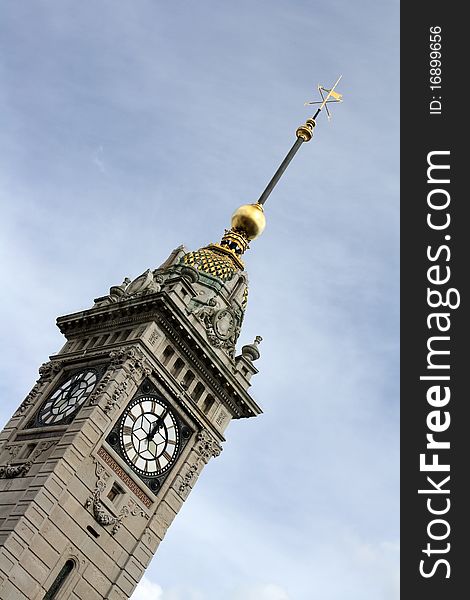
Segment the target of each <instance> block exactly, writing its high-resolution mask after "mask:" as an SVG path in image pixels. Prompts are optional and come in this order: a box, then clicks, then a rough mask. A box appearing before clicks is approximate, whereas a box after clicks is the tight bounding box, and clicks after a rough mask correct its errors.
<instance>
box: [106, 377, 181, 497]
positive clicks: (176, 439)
mask: <svg viewBox="0 0 470 600" xmlns="http://www.w3.org/2000/svg"><path fill="white" fill-rule="evenodd" d="M141 390H142V391H141V392H140V393H138V395H137V396H136V397H134V399H133V400H131V402H130V403H129V404H128V406H127V408H126V409H125V410H124V412H123V413H122V415H121V417H120V418H119V419H118V421H117V423H116V424H115V425H114V427H113V429H112V430H111V433H110V434H109V435H108V437H107V438H106V441H107V442H108V443H109V444H110V445H111V446H112V447H113V448H114V450H115V451H116V452H117V453H118V454H120V455H121V456H122V458H123V459H124V460H125V461H126V463H127V464H128V465H129V467H130V468H131V469H132V470H133V471H134V472H135V473H136V474H137V475H138V476H139V477H140V479H142V481H143V482H144V483H145V484H146V485H147V486H148V487H149V488H150V489H151V490H152V491H153V492H156V491H157V490H158V489H159V488H160V486H161V484H162V483H163V481H164V479H165V478H166V476H167V475H168V473H169V472H170V470H171V468H172V467H173V465H174V464H175V463H176V461H177V459H178V456H179V455H180V453H181V451H182V449H183V448H184V446H185V445H186V443H187V441H188V439H189V438H190V437H191V433H192V430H191V429H190V428H189V427H188V426H187V425H186V424H185V423H184V422H183V420H182V418H181V417H180V416H179V415H178V414H177V412H176V411H175V410H174V409H173V408H172V407H171V406H170V405H169V404H168V403H167V401H166V400H164V399H163V398H162V397H161V396H160V395H159V394H158V393H153V392H154V389H153V386H151V384H149V383H144V384H143V385H142V387H141Z"/></svg>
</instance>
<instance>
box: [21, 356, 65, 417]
mask: <svg viewBox="0 0 470 600" xmlns="http://www.w3.org/2000/svg"><path fill="white" fill-rule="evenodd" d="M62 366H63V363H62V361H59V360H57V361H52V360H50V361H49V362H46V363H43V364H42V365H41V366H40V367H39V379H38V380H37V381H36V383H35V384H34V387H33V389H32V390H31V391H30V392H29V394H28V395H27V396H26V398H25V399H24V400H23V402H22V403H21V405H20V406H19V408H18V410H17V411H16V413H15V414H16V415H22V414H23V413H24V412H26V410H27V409H28V408H29V407H30V406H31V404H32V403H33V402H34V400H35V399H36V398H37V396H38V395H39V393H40V392H41V390H42V388H43V387H44V386H45V385H46V383H48V382H49V381H51V379H52V378H53V377H54V376H55V375H56V374H57V373H58V372H59V371H60V370H61V369H62Z"/></svg>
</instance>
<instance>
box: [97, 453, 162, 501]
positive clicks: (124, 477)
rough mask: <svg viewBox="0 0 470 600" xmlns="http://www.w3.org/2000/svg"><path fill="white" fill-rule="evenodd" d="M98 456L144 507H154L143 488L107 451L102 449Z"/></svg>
mask: <svg viewBox="0 0 470 600" xmlns="http://www.w3.org/2000/svg"><path fill="white" fill-rule="evenodd" d="M98 456H99V457H100V458H101V459H102V460H103V461H104V462H105V463H106V464H107V465H108V466H109V467H110V468H111V469H112V471H114V473H116V475H117V476H118V477H119V478H120V479H121V480H122V481H123V482H124V483H125V484H126V485H127V487H128V488H129V489H130V490H131V491H132V492H133V493H134V494H135V495H136V496H137V498H139V500H140V501H141V502H142V504H143V505H144V506H146V507H147V508H149V507H150V506H151V505H152V501H151V500H150V498H149V497H148V496H147V494H145V493H144V492H143V491H142V490H141V488H140V487H139V486H138V485H137V484H136V483H135V481H134V480H133V479H131V478H130V477H129V475H128V474H127V473H126V472H125V471H124V469H122V467H120V466H119V465H118V464H117V462H116V461H115V460H114V458H112V457H111V456H110V455H109V454H108V453H107V452H106V450H105V449H104V448H103V447H101V448H100V449H99V450H98Z"/></svg>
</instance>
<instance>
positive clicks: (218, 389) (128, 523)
mask: <svg viewBox="0 0 470 600" xmlns="http://www.w3.org/2000/svg"><path fill="white" fill-rule="evenodd" d="M340 79H341V78H338V80H337V81H336V83H335V84H334V85H333V87H332V88H331V89H326V88H324V87H323V86H319V87H318V90H319V93H320V96H321V101H318V102H317V101H315V102H310V103H308V104H318V105H319V106H318V108H317V110H316V112H315V114H314V115H313V116H312V117H310V118H309V119H307V120H306V122H305V123H304V124H303V125H300V127H298V128H297V131H296V141H295V143H294V144H293V146H292V148H291V149H290V151H289V152H288V154H287V155H286V157H285V158H284V160H283V162H282V163H281V165H280V166H279V168H278V169H277V171H276V172H275V174H274V175H273V177H272V179H271V181H270V182H269V183H268V185H267V187H266V188H265V190H264V191H263V193H262V194H261V196H260V198H259V199H258V201H257V203H255V204H246V205H244V206H241V207H240V208H238V209H237V210H236V211H235V213H234V214H233V216H232V223H231V228H230V229H229V230H226V231H225V234H224V236H223V238H222V240H221V241H220V243H218V244H209V245H208V246H205V247H204V248H200V249H199V250H196V251H194V252H188V251H187V250H185V249H184V247H183V246H180V247H179V248H177V249H176V250H174V251H173V252H172V253H171V254H170V256H169V257H168V259H167V260H166V261H165V262H164V263H163V264H162V265H161V266H160V267H159V268H158V269H154V270H152V269H148V270H147V271H145V272H144V273H142V275H140V276H139V277H137V278H136V279H134V281H131V280H130V279H128V278H126V279H124V281H123V283H122V284H121V285H116V286H113V287H112V288H111V289H110V290H109V294H107V295H106V296H102V297H100V298H97V299H96V300H95V304H94V306H93V307H92V308H90V309H88V310H84V311H81V312H78V313H74V314H71V315H66V316H64V317H60V318H59V319H58V320H57V325H58V327H59V329H60V331H61V332H62V333H63V334H64V335H65V337H66V339H67V341H66V343H65V345H64V346H63V348H62V349H61V350H60V351H59V352H58V353H57V354H55V355H54V356H52V357H51V358H50V360H49V361H48V362H46V363H44V364H43V365H42V366H41V367H40V369H39V379H38V380H37V382H36V384H35V385H34V387H33V389H32V390H31V391H30V393H29V394H28V395H27V396H26V398H25V399H24V401H23V402H22V404H21V405H20V407H19V408H18V410H17V411H16V413H15V414H14V415H13V417H12V418H11V419H10V421H9V422H8V423H7V425H6V427H5V429H4V430H3V432H2V433H1V434H0V600H53V599H56V600H66V599H67V600H68V599H70V600H104V599H106V600H124V599H126V598H129V596H130V595H131V594H132V592H133V591H134V589H135V587H136V585H137V583H138V582H139V580H140V578H141V577H142V575H143V574H144V571H145V569H146V567H147V566H148V564H149V562H150V560H151V559H152V557H153V555H154V554H155V552H156V550H157V548H158V545H159V544H160V542H161V540H162V539H163V537H164V535H165V533H166V531H167V529H168V527H169V526H170V524H171V522H172V521H173V519H174V517H175V516H176V514H177V512H178V511H179V509H180V508H181V506H182V505H183V502H185V501H186V499H187V497H188V495H189V493H190V492H191V489H192V488H193V486H194V485H195V483H196V481H197V478H198V476H199V474H200V473H201V471H202V469H203V468H204V466H205V465H206V464H207V462H208V461H209V460H210V459H211V458H212V457H216V456H218V455H219V454H220V452H221V450H222V443H223V442H224V431H225V429H226V427H227V425H228V423H229V422H230V421H231V420H232V419H242V418H248V417H254V416H257V415H259V414H260V413H261V409H260V407H259V406H258V405H257V404H256V402H255V401H254V400H253V398H251V396H250V395H249V393H248V388H249V386H250V379H251V377H252V376H253V375H254V374H255V373H257V369H256V367H255V366H254V364H253V363H254V361H255V360H256V359H257V358H259V350H258V344H259V342H260V341H261V338H260V337H256V339H255V340H254V342H253V343H252V344H247V345H245V346H243V347H242V348H241V352H240V353H239V354H237V353H236V350H235V345H236V343H237V340H238V336H239V334H240V329H241V326H242V322H243V315H244V312H245V308H246V303H247V297H248V282H247V277H246V273H245V270H244V265H243V261H242V256H243V253H244V252H245V251H246V250H247V249H248V244H249V242H250V241H252V240H254V239H255V238H257V237H258V236H259V235H260V234H261V233H262V232H263V229H264V227H265V218H264V209H263V206H264V204H265V202H266V200H267V198H268V197H269V195H270V194H271V192H272V190H273V188H274V187H275V185H276V184H277V182H278V181H279V179H280V177H281V176H282V174H283V173H284V171H285V170H286V168H287V166H288V165H289V163H290V161H291V160H292V159H293V157H294V156H295V154H296V153H297V151H298V150H299V148H300V147H301V145H302V144H303V143H304V142H308V141H310V140H311V139H312V137H313V133H314V127H315V126H316V118H317V116H318V115H319V113H320V112H321V111H322V110H323V109H324V108H325V109H326V112H327V114H328V117H330V116H331V115H330V111H329V108H328V106H327V104H328V103H332V102H341V101H342V95H341V94H339V93H338V92H336V91H335V88H336V86H337V85H338V82H339V81H340Z"/></svg>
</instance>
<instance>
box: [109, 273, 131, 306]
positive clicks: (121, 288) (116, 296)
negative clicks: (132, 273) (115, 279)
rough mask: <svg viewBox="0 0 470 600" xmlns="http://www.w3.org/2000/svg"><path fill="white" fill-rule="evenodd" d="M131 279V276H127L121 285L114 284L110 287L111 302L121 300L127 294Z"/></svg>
mask: <svg viewBox="0 0 470 600" xmlns="http://www.w3.org/2000/svg"><path fill="white" fill-rule="evenodd" d="M130 282H131V280H130V279H129V277H125V279H124V281H123V282H122V283H121V285H113V286H112V287H111V288H110V289H109V296H108V299H109V301H110V302H119V300H121V299H122V297H123V296H124V295H125V293H126V290H127V288H128V287H129V284H130Z"/></svg>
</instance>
